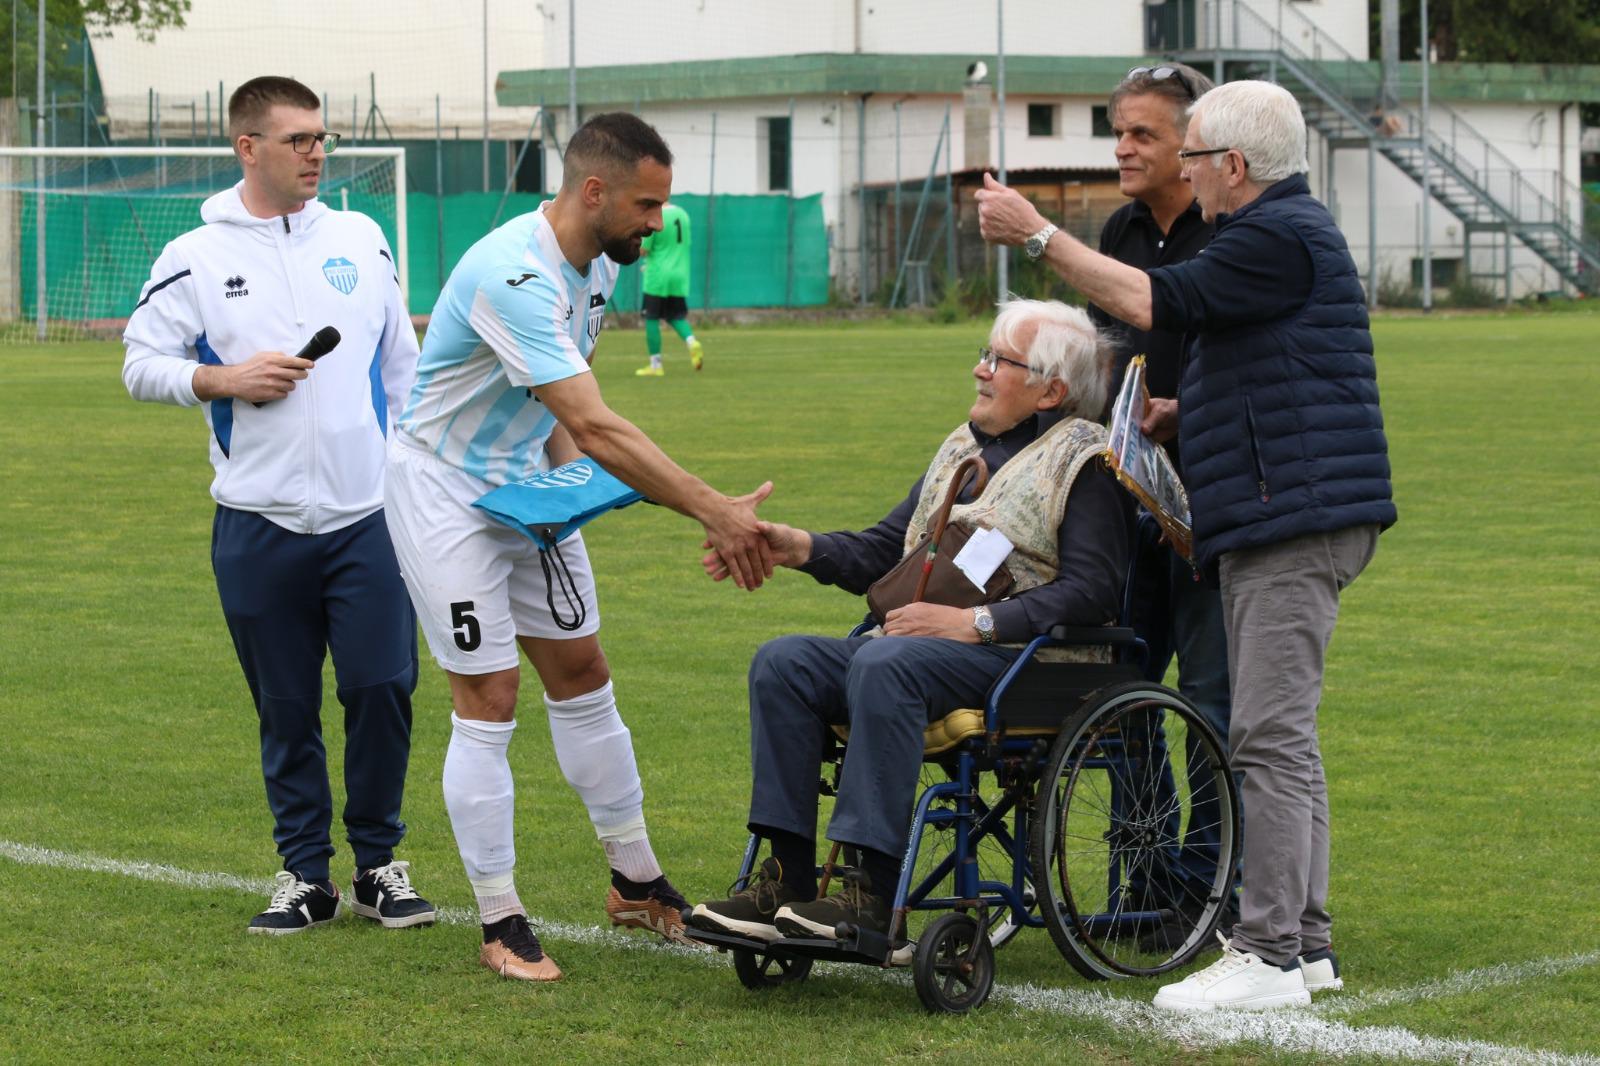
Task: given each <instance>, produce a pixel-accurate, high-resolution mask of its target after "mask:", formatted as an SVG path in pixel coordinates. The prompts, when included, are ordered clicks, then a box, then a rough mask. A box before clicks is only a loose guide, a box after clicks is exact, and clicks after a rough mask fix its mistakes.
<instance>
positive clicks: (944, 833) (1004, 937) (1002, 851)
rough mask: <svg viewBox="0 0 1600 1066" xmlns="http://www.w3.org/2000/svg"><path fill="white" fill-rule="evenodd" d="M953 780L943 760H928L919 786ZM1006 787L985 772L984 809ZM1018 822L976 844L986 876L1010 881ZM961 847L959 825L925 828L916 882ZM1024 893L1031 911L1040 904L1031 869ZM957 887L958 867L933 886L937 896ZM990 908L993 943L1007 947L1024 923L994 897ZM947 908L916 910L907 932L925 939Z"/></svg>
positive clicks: (980, 787)
mask: <svg viewBox="0 0 1600 1066" xmlns="http://www.w3.org/2000/svg"><path fill="white" fill-rule="evenodd" d="M945 780H948V775H946V774H945V773H944V771H943V770H942V769H941V767H940V766H939V765H938V764H937V763H924V764H923V767H922V780H921V785H920V787H919V791H921V790H924V789H927V788H928V787H929V786H930V785H933V784H936V783H939V782H942V781H945ZM1001 797H1002V790H1001V788H1000V787H999V786H998V785H997V784H996V782H995V780H994V775H993V774H988V773H986V774H982V775H980V776H979V779H978V798H977V802H978V805H979V809H980V811H988V810H992V809H994V808H995V807H996V806H997V805H998V804H999V803H1000V802H1001ZM953 806H954V801H953V800H951V799H946V800H942V801H940V802H939V803H937V804H935V808H936V809H937V808H940V807H942V808H945V809H949V808H952V807H953ZM1013 828H1015V823H1014V822H1013V821H1012V819H1011V818H1007V819H1006V824H1005V825H1004V827H1003V830H1004V835H1002V833H1000V832H993V833H987V834H985V835H984V836H982V837H980V838H979V839H978V840H977V841H976V843H975V846H974V847H973V849H972V857H973V859H974V861H975V862H976V863H977V867H978V878H979V880H982V881H997V882H999V883H1001V884H1010V883H1011V875H1012V867H1013V861H1012V856H1011V853H1010V852H1009V851H1008V850H1007V847H1006V842H1007V841H1008V840H1009V833H1010V831H1011V830H1012V829H1013ZM1023 843H1024V846H1023V849H1022V854H1023V857H1024V859H1026V856H1027V854H1028V849H1027V847H1026V842H1025V841H1024V842H1023ZM954 849H955V831H954V829H953V828H951V827H950V826H948V825H936V826H929V827H928V830H927V831H926V832H925V833H924V834H923V837H922V843H921V846H920V847H919V848H918V849H917V863H916V866H915V867H914V872H913V873H912V877H911V885H912V887H913V888H915V887H916V886H917V885H920V884H921V883H922V882H923V881H924V880H925V879H926V878H927V877H928V876H929V875H931V874H932V873H933V871H934V870H935V869H936V868H937V867H938V866H939V865H940V864H941V863H942V862H943V861H944V860H945V859H947V858H949V857H950V854H951V852H952V851H954ZM1022 890H1023V897H1024V900H1025V902H1026V903H1027V904H1028V910H1029V912H1032V911H1033V910H1034V908H1035V906H1036V905H1037V903H1036V901H1037V891H1036V890H1035V889H1034V887H1033V880H1032V878H1031V877H1030V876H1028V875H1027V874H1024V876H1023V882H1022ZM954 892H955V877H954V874H953V872H947V873H946V874H945V875H944V877H943V878H941V879H940V881H939V882H938V883H937V884H936V885H935V886H933V888H932V890H931V892H930V893H929V894H930V895H932V896H935V897H938V896H948V895H951V894H953V893H954ZM990 903H991V906H990V910H989V914H990V919H991V920H990V923H989V943H991V944H993V945H994V947H995V950H997V951H998V950H999V949H1000V948H1003V947H1005V946H1006V945H1007V944H1009V943H1010V942H1011V941H1012V940H1013V939H1014V938H1015V937H1016V935H1017V934H1018V933H1020V932H1022V930H1023V928H1024V926H1023V924H1022V923H1021V922H1019V921H1018V920H1017V918H1016V915H1015V914H1014V913H1013V912H1012V911H1011V909H1010V908H1008V907H996V906H994V905H993V904H994V901H993V900H992V899H991V900H990ZM944 913H947V912H945V911H942V910H941V911H912V912H911V913H910V914H909V915H908V916H907V918H906V920H907V923H908V929H907V936H908V938H909V939H911V940H919V939H920V938H921V936H922V934H923V931H924V930H925V929H927V928H928V927H929V926H931V925H932V924H933V922H934V921H935V920H936V918H937V917H938V915H941V914H944Z"/></svg>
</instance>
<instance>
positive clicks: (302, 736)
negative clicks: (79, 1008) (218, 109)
mask: <svg viewBox="0 0 1600 1066" xmlns="http://www.w3.org/2000/svg"><path fill="white" fill-rule="evenodd" d="M228 132H229V136H230V138H231V139H232V143H233V149H234V153H235V155H236V156H237V157H238V159H239V164H240V166H241V168H242V169H243V171H244V176H243V180H241V181H240V182H239V183H238V184H237V185H235V186H234V187H233V188H231V189H228V190H226V191H225V192H220V193H217V194H216V195H215V196H212V197H211V198H210V199H208V200H206V202H205V203H204V204H203V205H202V206H201V209H200V217H201V218H202V219H203V220H204V223H205V224H204V225H202V226H200V227H199V228H197V229H194V230H191V231H189V232H188V233H185V234H184V235H182V236H180V237H178V238H177V239H176V240H174V241H172V242H171V243H170V244H168V245H167V246H166V248H165V249H164V250H163V251H162V253H161V256H160V257H159V258H158V259H157V260H156V263H155V267H154V268H153V270H152V271H151V275H150V281H149V283H148V284H147V285H146V286H145V288H144V291H143V293H142V294H141V297H140V300H139V302H138V304H137V306H136V307H135V308H134V310H133V313H132V314H131V315H130V316H129V319H128V326H127V330H126V332H125V333H124V334H123V342H124V344H125V345H126V347H127V358H126V361H125V363H124V366H123V372H122V377H123V382H124V383H125V384H126V385H127V388H128V391H129V392H130V393H131V394H132V395H133V397H134V398H135V399H138V400H150V401H156V402H161V403H170V404H176V405H178V406H183V407H192V406H196V405H199V406H201V407H202V410H203V411H204V414H205V418H206V423H207V426H208V428H209V429H210V431H211V440H210V451H211V463H212V466H213V467H214V468H215V470H216V476H215V478H214V480H213V481H212V483H211V495H212V496H213V497H214V498H215V499H216V501H217V508H216V516H215V519H214V521H213V523H212V535H211V563H212V569H213V571H214V572H215V575H216V580H217V590H218V592H219V593H220V595H221V600H222V612H223V616H224V618H226V620H227V623H228V630H229V632H230V634H231V635H232V637H233V645H234V650H235V652H236V653H237V654H238V658H239V665H240V666H241V667H243V669H244V675H245V680H246V682H247V683H248V684H249V686H250V694H251V696H252V698H253V699H254V701H255V707H256V713H257V716H258V718H259V720H260V737H261V769H262V774H263V776H264V777H265V779H266V791H267V803H268V806H269V807H270V808H271V810H272V816H273V820H274V823H275V824H274V830H273V839H274V840H275V841H276V842H277V845H278V853H279V855H280V856H281V857H282V861H283V870H282V871H281V872H280V873H279V874H278V875H277V882H276V885H275V887H274V890H273V894H272V900H271V902H270V904H269V905H268V906H267V909H266V910H264V911H263V912H262V913H260V914H258V915H256V916H255V917H254V918H253V919H252V920H251V922H250V924H249V927H248V931H249V932H251V933H264V934H285V933H296V932H300V931H301V930H303V929H307V928H310V927H312V926H316V925H322V924H324V923H326V922H330V921H332V920H333V919H334V918H336V917H338V915H339V912H340V909H341V899H342V897H341V895H340V892H339V890H338V888H337V887H335V885H334V883H333V881H332V880H331V879H330V876H329V862H328V860H329V858H330V857H331V856H332V855H333V852H334V849H333V844H332V841H331V835H330V827H331V823H332V816H333V799H332V793H331V790H330V787H329V784H328V768H327V756H326V753H325V750H324V747H323V742H322V724H321V707H322V664H323V659H324V657H325V655H326V654H327V653H328V652H330V651H331V653H332V656H333V666H334V673H335V677H336V679H337V683H338V698H339V702H340V704H341V705H342V706H343V709H344V723H345V755H344V780H345V794H346V795H345V806H344V812H343V817H344V826H345V833H346V836H347V837H348V839H349V842H350V847H351V850H352V851H353V852H354V858H355V868H356V869H355V878H354V883H353V887H354V900H353V902H352V904H351V906H352V908H353V909H354V910H355V912H356V913H357V914H360V915H363V916H364V917H368V918H371V919H374V920H375V921H378V922H379V923H381V924H382V925H383V926H384V927H386V928H391V929H392V928H403V927H407V926H413V925H421V924H425V923H427V922H431V921H433V920H434V917H435V914H434V908H433V907H432V905H431V904H429V903H428V902H427V901H426V900H424V899H422V898H421V897H420V896H419V895H417V893H416V891H415V890H414V889H413V888H412V887H411V882H410V875H409V864H408V863H406V862H403V861H396V860H395V857H394V849H395V846H396V845H398V844H399V843H400V840H401V838H402V837H403V836H404V835H405V830H406V827H405V824H404V823H403V822H402V821H401V820H400V807H401V798H402V795H403V793H404V790H405V780H406V766H407V762H408V760H409V757H410V748H411V694H412V691H413V690H414V689H415V688H416V682H417V638H416V623H415V617H414V615H413V614H412V610H411V603H410V600H409V598H408V596H407V595H406V588H405V585H404V583H403V582H402V580H401V577H400V570H399V566H398V564H397V563H396V561H395V555H394V549H393V546H392V545H391V544H390V540H389V534H388V530H387V528H386V526H385V522H384V514H383V509H382V508H383V477H384V444H385V437H386V435H387V434H388V432H389V429H390V426H391V422H392V418H393V416H394V415H396V414H398V412H399V410H400V405H401V403H402V402H403V400H404V399H405V397H406V395H407V393H408V391H409V390H410V387H411V382H412V380H413V377H414V376H415V372H416V361H417V338H416V333H415V332H414V331H413V330H412V327H411V320H410V317H409V316H408V315H407V313H406V308H405V306H404V303H403V301H402V299H401V295H400V286H399V281H398V279H397V278H396V276H395V270H394V260H393V257H392V256H391V255H390V253H389V246H388V243H387V242H386V241H385V239H384V236H383V232H382V230H380V229H379V228H378V226H377V224H376V223H374V222H373V221H372V220H371V219H370V218H367V217H366V216H364V215H360V214H357V213H355V212H351V211H333V210H330V209H329V208H327V207H326V206H324V205H323V204H322V203H320V202H319V201H318V200H317V198H316V196H317V188H318V185H319V183H320V182H321V179H322V170H323V165H324V163H325V162H326V160H327V156H328V153H330V152H332V151H334V150H335V148H337V146H338V143H339V136H338V134H336V133H329V132H328V131H327V129H326V128H325V127H324V126H323V124H322V113H321V102H320V101H319V100H318V99H317V96H316V94H315V93H313V92H312V91H311V90H310V89H308V88H307V87H306V86H304V85H302V84H300V83H299V82H297V81H295V80H293V79H292V78H282V77H260V78H254V79H252V80H250V81H247V82H245V83H244V84H243V85H241V86H239V88H238V89H236V90H235V91H234V93H233V96H232V97H231V98H230V99H229V101H228ZM328 326H332V327H334V329H336V330H337V331H338V334H339V341H338V343H337V345H336V346H335V347H334V348H333V349H332V350H331V351H329V352H327V353H326V354H325V355H323V356H321V358H320V360H319V361H316V362H315V364H314V366H315V368H314V369H313V361H312V360H310V359H303V358H300V357H299V356H296V355H291V354H288V353H291V352H297V351H300V350H302V349H303V347H304V346H305V345H306V343H307V341H308V340H309V339H310V338H311V337H312V335H313V334H316V333H318V332H319V331H321V330H323V329H324V328H325V327H328Z"/></svg>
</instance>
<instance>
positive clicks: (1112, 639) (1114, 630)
mask: <svg viewBox="0 0 1600 1066" xmlns="http://www.w3.org/2000/svg"><path fill="white" fill-rule="evenodd" d="M1050 639H1051V640H1054V641H1057V642H1059V643H1062V644H1110V645H1112V646H1115V647H1121V646H1125V645H1132V644H1135V643H1137V642H1138V639H1139V638H1138V637H1137V636H1135V635H1134V632H1133V630H1132V629H1130V628H1129V627H1127V626H1056V627H1054V628H1053V629H1051V630H1050Z"/></svg>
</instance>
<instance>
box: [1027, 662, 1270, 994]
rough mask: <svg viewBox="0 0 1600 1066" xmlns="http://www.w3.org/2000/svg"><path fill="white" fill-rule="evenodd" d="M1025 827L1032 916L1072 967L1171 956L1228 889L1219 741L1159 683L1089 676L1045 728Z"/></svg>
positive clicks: (1113, 969)
mask: <svg viewBox="0 0 1600 1066" xmlns="http://www.w3.org/2000/svg"><path fill="white" fill-rule="evenodd" d="M1031 836H1032V840H1031V845H1032V848H1031V850H1032V856H1033V870H1034V878H1035V881H1036V882H1037V885H1038V891H1039V894H1040V908H1041V911H1042V913H1043V915H1044V919H1045V925H1046V927H1047V928H1049V930H1050V936H1051V938H1052V939H1053V940H1054V941H1055V942H1056V947H1057V948H1059V949H1060V950H1061V953H1062V954H1063V955H1065V956H1066V958H1067V961H1068V962H1070V963H1071V964H1072V966H1073V968H1074V969H1076V970H1077V971H1078V972H1079V973H1081V974H1082V975H1083V976H1085V977H1087V978H1089V979H1091V980H1103V979H1106V978H1111V977H1117V976H1124V975H1127V976H1148V975H1152V974H1159V973H1165V972H1167V971H1169V970H1173V969H1176V968H1178V967H1180V966H1183V965H1184V964H1186V963H1188V962H1189V961H1191V960H1192V959H1193V958H1194V957H1195V956H1196V955H1198V954H1199V953H1200V952H1201V951H1202V950H1203V949H1205V948H1206V947H1208V946H1210V944H1211V943H1212V942H1213V939H1214V938H1213V935H1212V934H1213V932H1214V931H1215V929H1216V927H1217V924H1218V922H1219V921H1220V920H1221V917H1222V913H1223V909H1224V907H1225V905H1226V903H1227V901H1228V899H1229V897H1230V896H1231V895H1232V891H1233V873H1234V869H1235V865H1236V863H1237V861H1238V836H1239V800H1238V795H1237V793H1236V791H1235V788H1234V780H1233V775H1232V773H1231V772H1230V771H1229V769H1228V762H1227V756H1226V754H1225V753H1224V749H1223V747H1222V743H1221V741H1219V740H1218V739H1217V736H1216V733H1215V732H1213V731H1212V729H1211V727H1210V726H1209V725H1207V724H1206V722H1205V720H1204V719H1203V718H1202V717H1201V716H1200V712H1199V711H1197V710H1195V708H1194V706H1193V705H1192V704H1190V703H1189V702H1188V701H1187V700H1185V699H1184V698H1183V697H1182V696H1180V695H1179V694H1178V693H1176V692H1173V691H1172V690H1171V689H1168V688H1165V687H1164V686H1161V685H1155V684H1150V683H1147V682H1130V683H1126V684H1121V685H1114V686H1111V687H1109V688H1106V689H1102V690H1101V691H1099V692H1097V693H1095V694H1093V695H1092V696H1090V697H1088V698H1087V699H1086V700H1085V701H1084V703H1083V706H1082V707H1081V708H1080V709H1079V710H1078V711H1077V712H1076V713H1075V714H1074V715H1073V716H1072V717H1071V718H1070V719H1069V720H1068V723H1067V726H1066V728H1065V729H1063V730H1062V732H1061V734H1060V735H1059V736H1058V737H1057V738H1056V743H1055V746H1054V748H1053V749H1052V750H1051V752H1050V757H1049V759H1048V760H1047V762H1046V764H1045V767H1044V771H1043V775H1042V777H1041V778H1040V782H1039V796H1038V806H1037V810H1036V813H1035V821H1034V824H1033V832H1032V834H1031Z"/></svg>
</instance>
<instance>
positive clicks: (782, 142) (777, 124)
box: [761, 115, 790, 192]
mask: <svg viewBox="0 0 1600 1066" xmlns="http://www.w3.org/2000/svg"><path fill="white" fill-rule="evenodd" d="M761 139H762V140H763V141H765V142H766V146H765V147H766V151H765V152H762V153H761V158H762V159H763V160H764V162H765V163H766V168H767V173H766V181H765V182H763V183H762V185H763V186H764V187H765V189H766V190H767V191H768V192H787V191H788V189H789V147H790V144H789V116H788V115H783V116H780V117H775V118H764V119H762V120H761Z"/></svg>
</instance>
